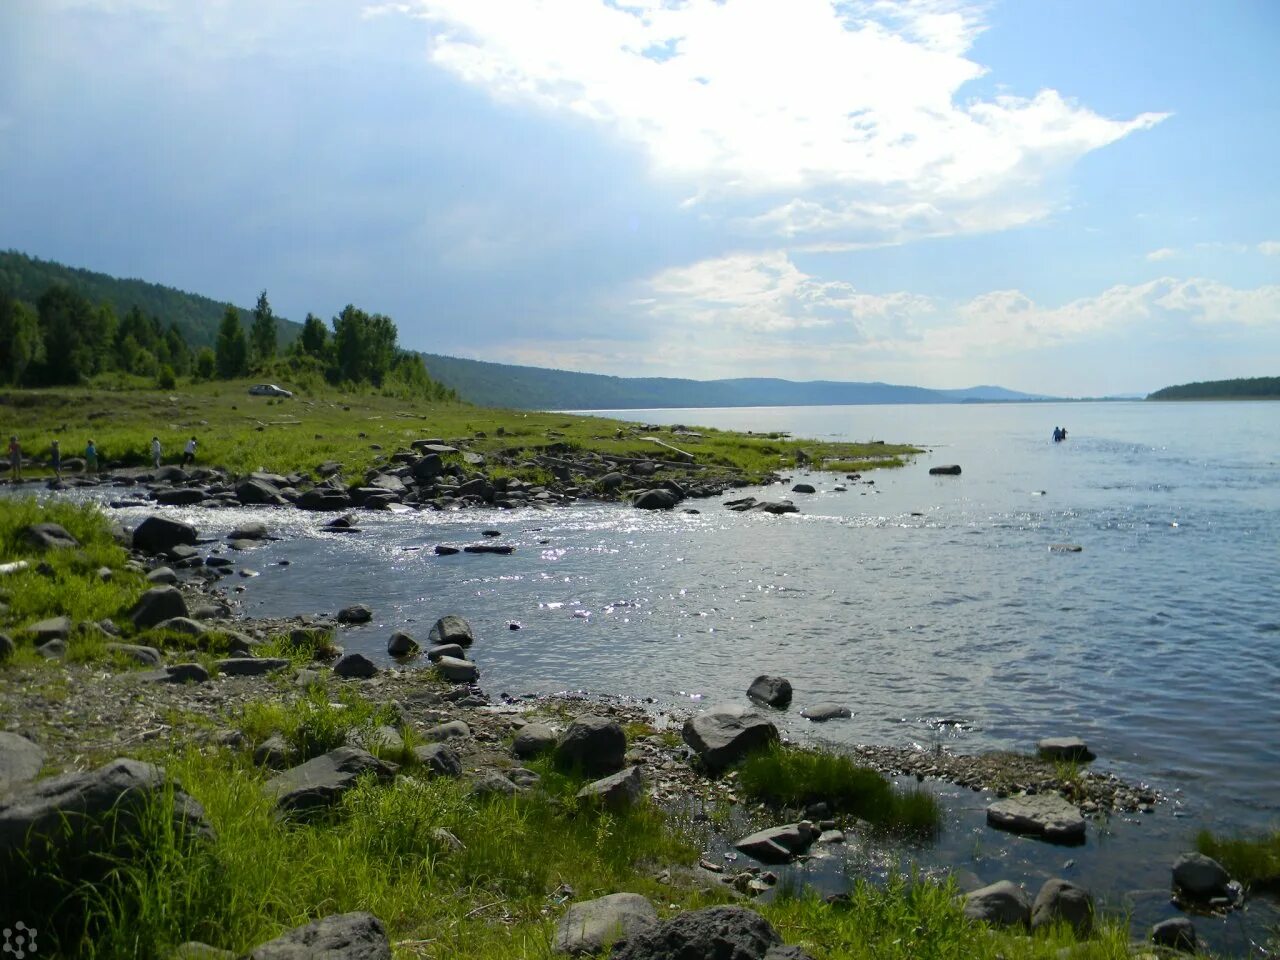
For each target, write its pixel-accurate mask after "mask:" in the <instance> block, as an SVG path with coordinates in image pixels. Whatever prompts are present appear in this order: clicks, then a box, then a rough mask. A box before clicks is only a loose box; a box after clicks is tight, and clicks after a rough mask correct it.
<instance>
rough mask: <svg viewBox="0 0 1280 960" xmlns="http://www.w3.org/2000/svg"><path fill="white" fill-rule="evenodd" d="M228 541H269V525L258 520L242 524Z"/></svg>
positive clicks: (228, 535) (230, 534)
mask: <svg viewBox="0 0 1280 960" xmlns="http://www.w3.org/2000/svg"><path fill="white" fill-rule="evenodd" d="M227 539H228V540H265V539H267V525H266V524H265V523H262V522H261V521H258V520H250V521H249V522H247V523H242V524H240V525H239V526H238V527H236V528H235V529H234V530H232V531H231V532H230V533H229V534H227Z"/></svg>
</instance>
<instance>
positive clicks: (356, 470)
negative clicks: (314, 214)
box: [0, 380, 919, 480]
mask: <svg viewBox="0 0 1280 960" xmlns="http://www.w3.org/2000/svg"><path fill="white" fill-rule="evenodd" d="M251 383H252V381H248V380H246V381H217V382H212V383H198V384H191V385H183V386H181V387H179V388H178V389H176V390H172V391H157V390H141V389H140V390H123V391H118V392H117V391H103V390H90V389H72V388H68V389H54V390H9V391H6V392H4V393H2V394H0V411H2V412H3V418H4V420H5V422H6V424H8V428H7V431H8V432H16V433H17V434H18V435H19V438H20V440H21V441H22V444H23V448H24V450H25V451H26V453H27V455H28V456H31V457H34V458H38V459H39V460H41V461H44V460H45V459H46V458H47V454H48V448H49V442H50V441H51V440H53V439H54V438H57V439H59V441H60V443H61V447H62V456H63V458H64V459H65V458H68V457H80V456H83V451H84V448H85V444H86V443H87V441H88V440H89V439H90V438H92V439H93V440H94V441H95V443H96V444H97V447H98V450H99V456H100V457H101V458H102V459H103V460H104V461H107V462H117V463H121V464H124V465H128V466H141V465H144V464H149V463H150V454H149V452H148V451H149V445H150V443H151V438H152V436H157V437H159V438H160V442H161V444H162V446H163V449H164V451H165V461H166V462H169V463H173V462H177V461H179V460H180V459H181V454H182V448H183V444H184V443H185V442H186V441H187V439H188V438H189V437H191V436H195V437H196V439H197V441H198V444H199V452H198V462H199V463H201V464H204V465H210V466H221V467H225V468H227V469H229V470H231V471H233V472H235V473H241V474H243V473H248V472H250V471H254V470H264V469H265V470H271V471H275V472H277V473H284V474H287V473H291V472H294V471H302V472H307V471H313V470H315V468H316V466H317V464H319V463H321V462H324V461H335V462H338V463H340V464H342V467H343V472H344V475H346V476H349V477H357V476H360V475H362V474H363V473H364V471H366V470H367V469H369V468H370V467H372V466H374V465H376V464H377V463H379V462H382V461H383V460H384V459H385V458H386V457H388V456H390V455H391V454H392V453H394V452H395V451H397V450H400V449H404V448H406V447H407V446H408V445H409V443H411V442H412V441H413V440H418V439H423V438H432V437H435V438H441V439H444V440H456V439H465V440H466V441H467V448H468V450H471V451H473V452H476V453H480V454H496V453H499V452H501V451H507V452H508V453H510V452H519V453H524V454H533V453H537V452H541V451H546V450H548V449H549V448H555V447H556V445H563V446H562V447H560V449H567V450H573V451H578V452H591V451H595V452H598V453H601V454H605V455H614V456H627V457H651V458H654V459H659V460H661V459H670V458H673V457H676V456H677V455H676V454H675V453H674V452H673V451H672V450H670V449H668V448H666V447H664V446H662V445H661V444H659V443H655V442H654V440H652V439H648V438H654V439H656V440H660V441H662V442H663V443H666V444H670V445H671V446H672V447H675V448H677V449H678V450H680V451H684V452H685V453H688V454H690V455H691V456H692V457H694V459H695V460H696V462H698V463H700V464H705V465H707V466H713V467H724V468H728V469H732V470H735V471H738V472H740V473H742V474H743V475H745V476H746V477H747V478H749V479H752V480H758V479H762V478H764V477H765V476H767V475H768V474H770V473H772V472H774V471H778V470H790V469H794V468H795V466H796V463H797V460H798V459H800V460H805V461H807V462H809V463H811V464H812V465H813V466H815V467H821V466H822V465H823V464H824V463H825V462H828V461H829V462H830V465H831V467H832V468H834V469H840V470H844V471H854V470H867V469H873V468H877V467H895V466H901V465H902V464H903V463H904V462H905V460H906V458H908V457H910V456H911V455H913V454H915V453H918V452H919V451H918V450H917V449H916V448H914V447H910V446H905V445H891V444H883V443H818V442H815V441H807V440H805V441H801V440H795V439H791V438H787V437H783V436H778V435H764V434H747V433H735V432H730V431H721V430H711V429H699V428H694V429H695V431H696V433H698V434H701V436H690V435H689V434H688V432H684V431H673V430H671V429H668V428H665V427H664V428H661V429H658V430H638V429H633V428H632V427H633V425H629V424H624V423H622V422H620V421H618V420H613V419H606V418H603V417H588V416H579V415H576V414H562V413H538V412H526V411H517V410H496V409H491V408H487V407H473V406H469V405H466V404H441V403H421V402H413V401H406V400H400V399H395V398H390V397H383V396H379V395H376V394H373V393H359V394H347V393H340V392H338V391H336V390H333V391H329V390H323V391H319V392H314V393H307V394H306V395H301V394H300V395H298V396H296V397H294V398H292V399H275V398H270V397H252V396H249V395H248V388H249V386H250V385H251ZM529 469H530V470H532V469H533V468H529ZM39 472H40V473H47V471H43V470H42V471H39ZM516 472H519V471H516Z"/></svg>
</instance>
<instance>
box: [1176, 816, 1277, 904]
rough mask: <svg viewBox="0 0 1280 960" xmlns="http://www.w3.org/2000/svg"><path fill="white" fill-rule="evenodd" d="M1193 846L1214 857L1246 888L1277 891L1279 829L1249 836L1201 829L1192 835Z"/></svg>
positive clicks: (1207, 855)
mask: <svg viewBox="0 0 1280 960" xmlns="http://www.w3.org/2000/svg"><path fill="white" fill-rule="evenodd" d="M1196 849H1197V850H1199V851H1200V852H1201V853H1203V854H1204V855H1205V856H1206V857H1212V858H1213V859H1214V860H1217V861H1218V862H1219V863H1220V864H1222V865H1223V866H1224V867H1226V869H1227V873H1229V874H1231V876H1232V877H1233V878H1234V879H1236V880H1239V881H1240V882H1241V883H1242V884H1244V885H1245V886H1246V887H1252V888H1260V889H1267V890H1280V830H1273V831H1271V832H1270V833H1263V834H1259V835H1257V836H1252V837H1243V836H1240V837H1236V836H1222V835H1218V834H1214V833H1211V832H1209V831H1208V830H1202V831H1200V833H1199V834H1198V835H1197V836H1196Z"/></svg>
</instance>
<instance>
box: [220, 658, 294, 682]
mask: <svg viewBox="0 0 1280 960" xmlns="http://www.w3.org/2000/svg"><path fill="white" fill-rule="evenodd" d="M287 666H289V661H288V660H285V659H284V658H283V657H229V658H227V659H226V660H219V661H218V663H217V668H218V672H219V673H222V674H226V675H227V676H228V677H261V676H263V675H264V674H268V673H274V672H275V671H276V670H283V669H285V668H286V667H287Z"/></svg>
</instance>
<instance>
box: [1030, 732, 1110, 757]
mask: <svg viewBox="0 0 1280 960" xmlns="http://www.w3.org/2000/svg"><path fill="white" fill-rule="evenodd" d="M1036 753H1038V754H1039V755H1040V756H1041V757H1042V758H1044V759H1045V760H1064V761H1067V762H1073V763H1088V762H1089V761H1090V760H1094V759H1097V758H1096V757H1095V755H1094V753H1093V751H1092V750H1090V749H1089V745H1088V744H1087V743H1085V742H1084V741H1083V740H1081V739H1080V738H1079V737H1046V738H1045V739H1043V740H1037V741H1036Z"/></svg>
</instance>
